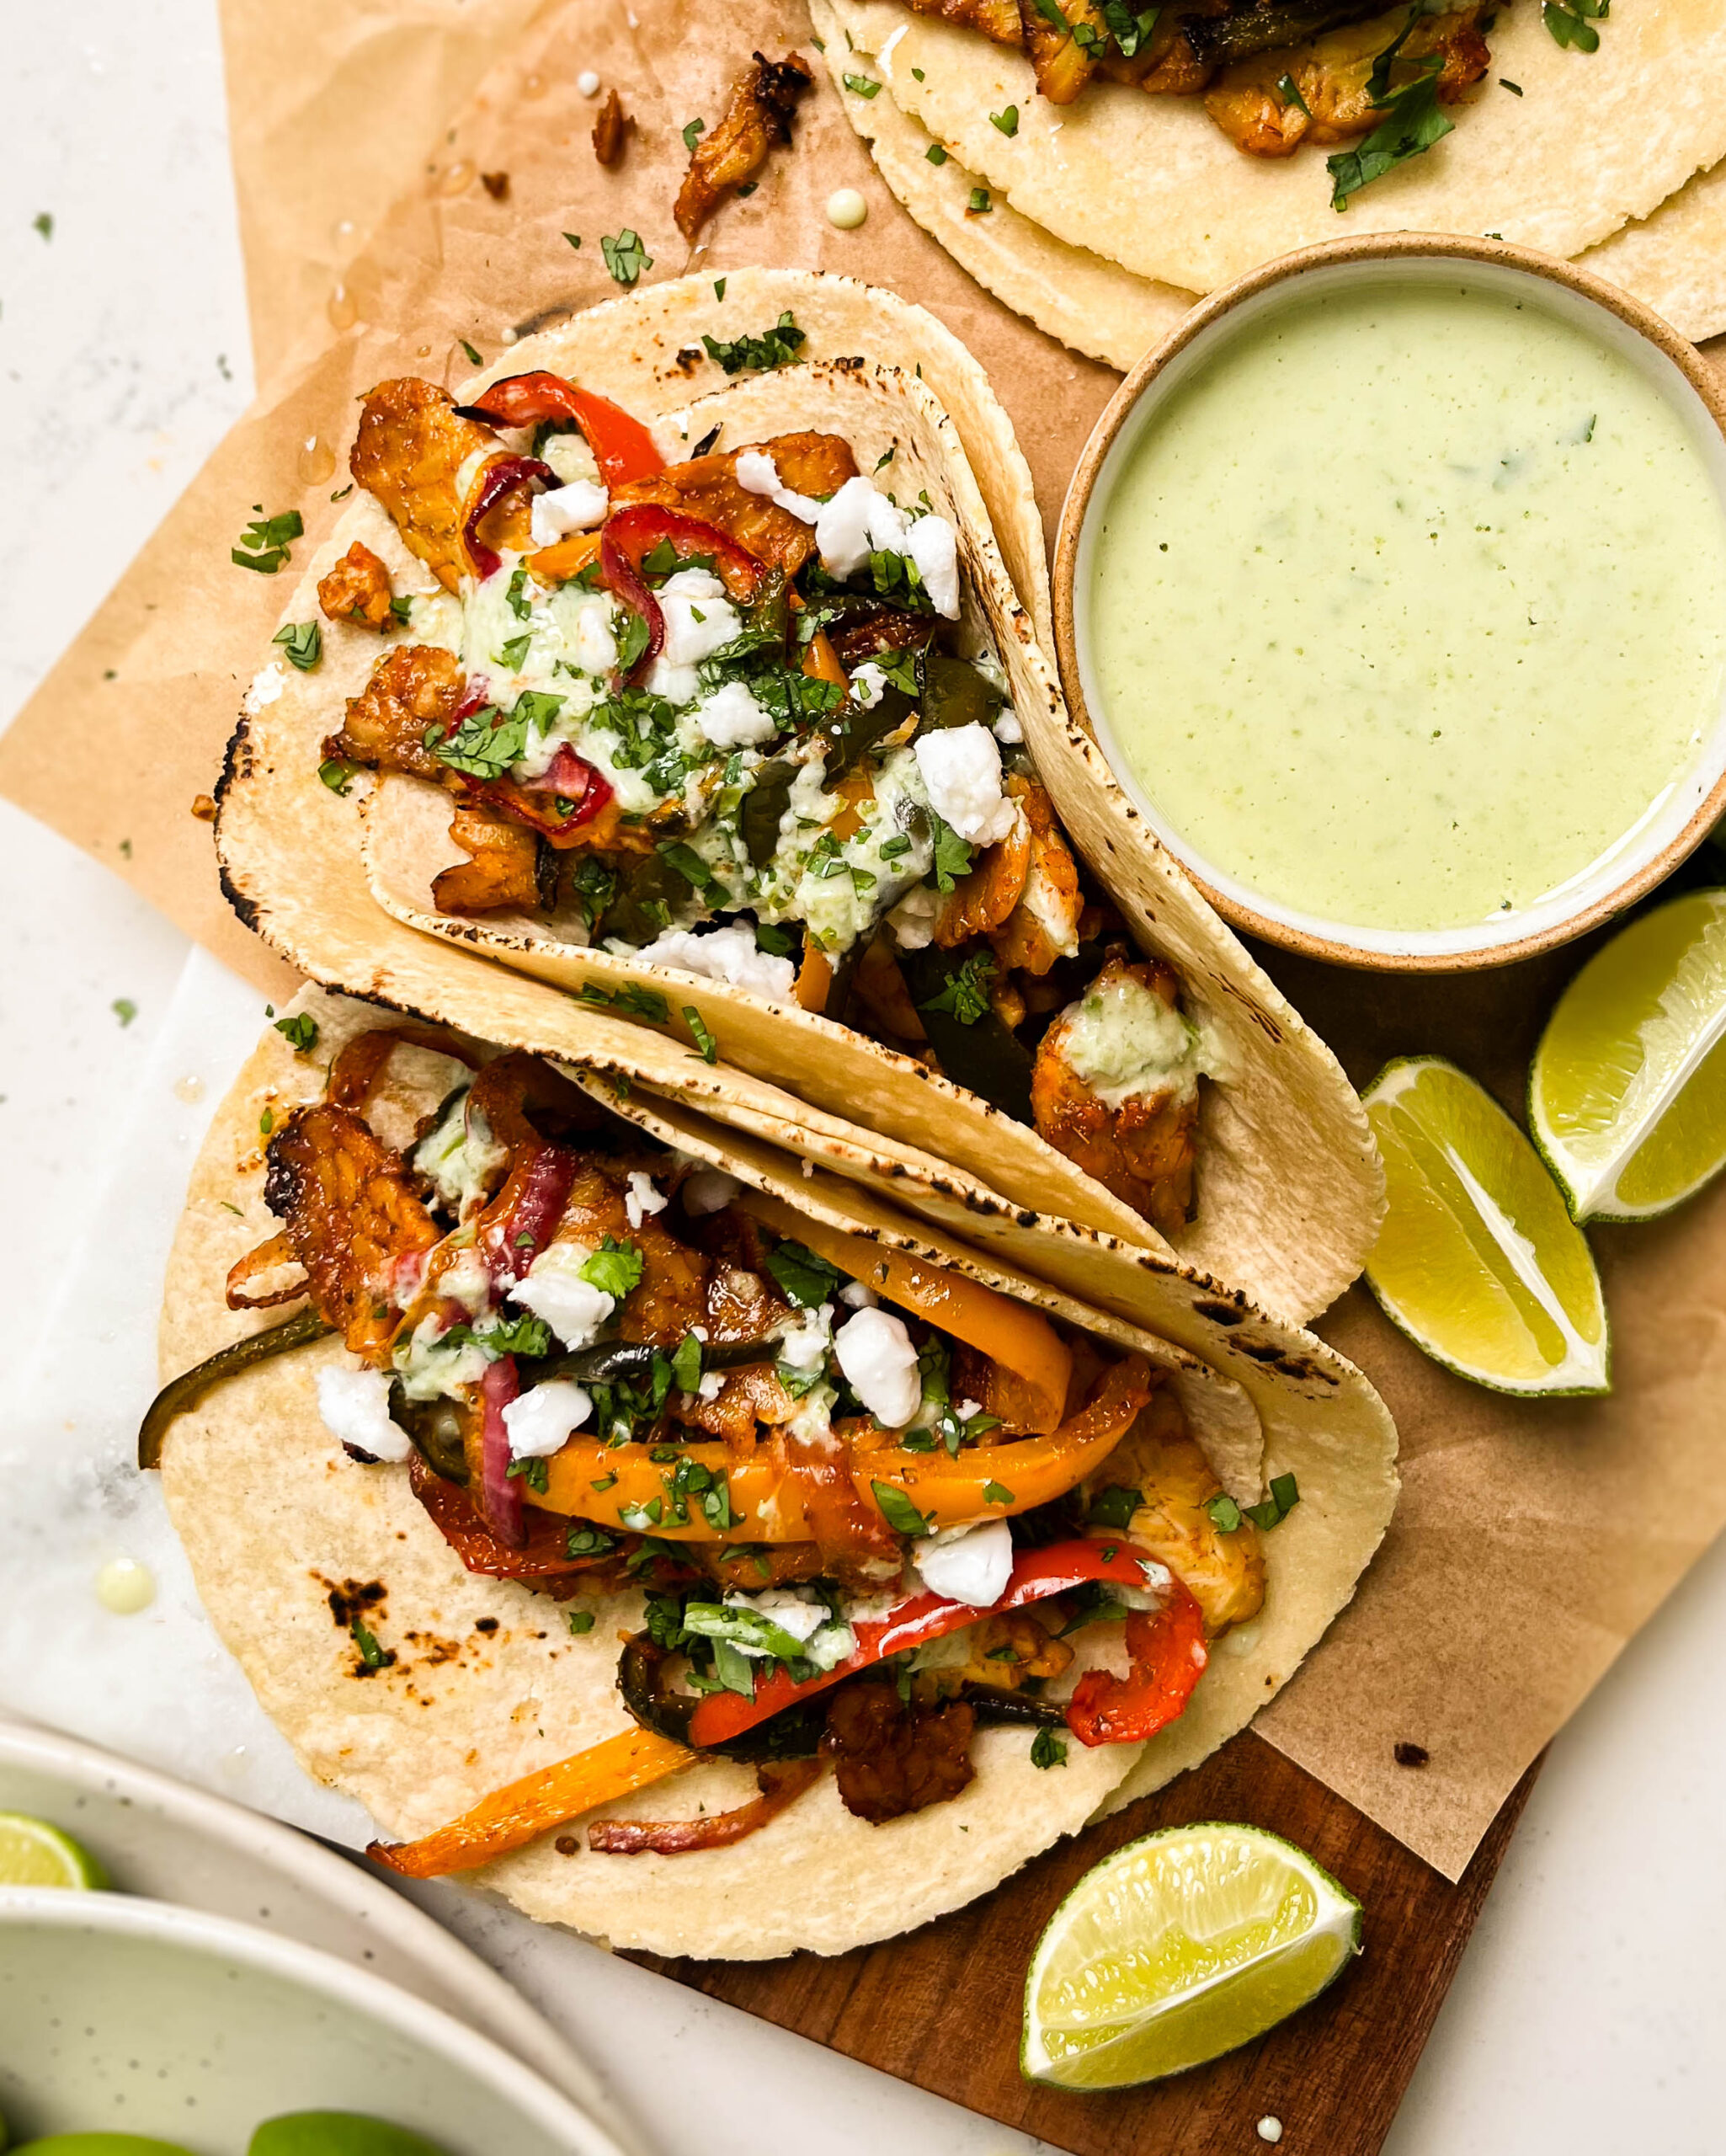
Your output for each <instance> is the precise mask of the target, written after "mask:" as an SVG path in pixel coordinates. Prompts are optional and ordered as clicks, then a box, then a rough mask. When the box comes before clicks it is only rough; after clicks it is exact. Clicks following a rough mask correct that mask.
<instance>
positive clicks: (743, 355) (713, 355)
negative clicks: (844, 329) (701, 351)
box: [701, 307, 808, 374]
mask: <svg viewBox="0 0 1726 2156" xmlns="http://www.w3.org/2000/svg"><path fill="white" fill-rule="evenodd" d="M807 341H808V338H807V332H805V331H803V330H802V329H799V328H798V327H797V325H796V321H795V320H794V319H793V318H792V315H791V309H790V308H789V307H787V308H786V310H785V312H784V313H783V314H781V315H780V318H779V320H778V321H777V322H776V323H775V324H774V325H773V327H772V328H770V329H764V330H762V331H761V333H760V334H759V336H754V337H734V338H732V340H731V341H730V342H729V343H728V344H722V343H721V342H720V340H719V339H717V337H710V336H708V335H707V334H706V333H705V332H703V334H702V337H701V342H702V343H703V344H705V345H706V348H707V356H708V358H709V359H710V360H712V361H713V362H714V363H715V365H716V366H720V367H722V368H723V369H724V370H725V371H726V373H727V374H741V373H742V372H743V369H744V368H745V367H759V369H760V370H761V371H762V372H763V373H768V372H770V371H771V370H772V369H773V368H775V367H784V366H794V365H795V364H796V359H797V355H798V354H799V353H800V352H801V351H802V348H803V346H804V344H807Z"/></svg>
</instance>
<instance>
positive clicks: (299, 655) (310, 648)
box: [270, 622, 323, 674]
mask: <svg viewBox="0 0 1726 2156" xmlns="http://www.w3.org/2000/svg"><path fill="white" fill-rule="evenodd" d="M270 642H271V643H279V644H280V646H281V647H282V649H283V650H284V651H285V653H286V654H287V656H288V664H289V665H290V666H293V667H296V668H297V669H298V670H299V671H300V672H301V674H309V673H310V672H311V671H312V668H313V667H314V666H316V665H317V662H318V660H319V659H322V657H323V631H322V629H321V628H320V627H318V626H317V622H284V623H283V625H282V627H280V628H279V629H278V630H277V631H276V632H275V634H274V636H273V637H272V638H270Z"/></svg>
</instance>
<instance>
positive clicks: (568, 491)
mask: <svg viewBox="0 0 1726 2156" xmlns="http://www.w3.org/2000/svg"><path fill="white" fill-rule="evenodd" d="M610 499H611V497H610V494H608V493H607V492H606V491H605V488H604V487H601V486H598V485H596V484H595V483H594V481H593V480H591V479H573V480H572V481H571V482H570V483H569V484H568V485H567V487H552V488H548V489H547V490H546V493H544V494H535V496H534V498H533V510H532V513H531V516H530V526H529V528H530V532H531V535H532V538H533V542H534V544H535V547H555V546H556V545H557V542H558V541H559V540H560V539H567V537H568V536H569V535H570V533H571V532H572V531H592V530H593V528H594V526H595V525H596V524H603V523H604V522H605V510H606V508H607V506H608V505H609V504H610Z"/></svg>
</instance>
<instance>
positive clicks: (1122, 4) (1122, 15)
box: [1100, 0, 1163, 60]
mask: <svg viewBox="0 0 1726 2156" xmlns="http://www.w3.org/2000/svg"><path fill="white" fill-rule="evenodd" d="M1100 7H1101V8H1102V14H1103V20H1104V21H1105V23H1106V24H1108V25H1109V29H1110V31H1111V34H1112V35H1113V37H1114V40H1115V42H1116V45H1119V46H1120V48H1121V56H1122V57H1123V58H1124V59H1127V60H1131V59H1132V58H1133V56H1135V54H1137V52H1139V51H1141V50H1142V49H1143V46H1144V45H1145V44H1146V43H1147V42H1148V40H1149V38H1150V35H1151V32H1152V31H1153V29H1155V28H1156V27H1157V18H1158V16H1159V15H1160V14H1161V13H1162V12H1163V10H1162V8H1161V7H1160V6H1159V7H1155V8H1129V7H1128V6H1127V0H1100Z"/></svg>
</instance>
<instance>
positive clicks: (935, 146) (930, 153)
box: [923, 142, 947, 165]
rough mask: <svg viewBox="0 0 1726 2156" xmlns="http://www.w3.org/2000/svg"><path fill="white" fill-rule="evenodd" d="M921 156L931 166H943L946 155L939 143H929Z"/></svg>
mask: <svg viewBox="0 0 1726 2156" xmlns="http://www.w3.org/2000/svg"><path fill="white" fill-rule="evenodd" d="M923 154H924V157H927V158H928V160H929V162H930V164H932V165H944V164H945V163H946V161H947V153H946V151H945V150H944V149H943V148H942V147H941V146H940V143H939V142H931V143H930V146H929V147H928V148H927V149H926V150H925V151H924V152H923Z"/></svg>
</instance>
